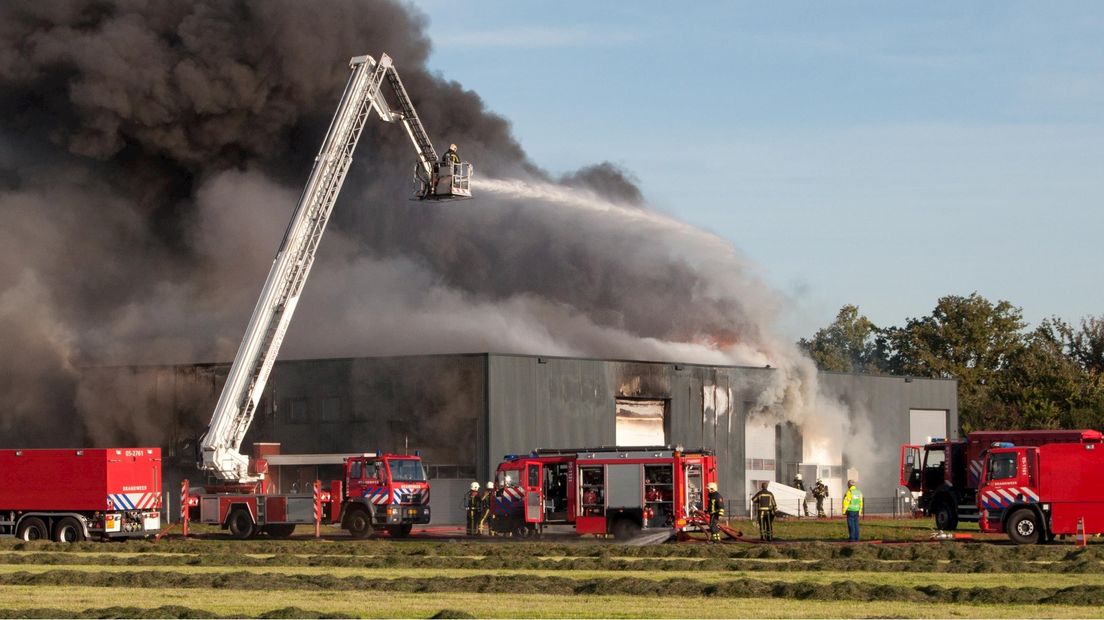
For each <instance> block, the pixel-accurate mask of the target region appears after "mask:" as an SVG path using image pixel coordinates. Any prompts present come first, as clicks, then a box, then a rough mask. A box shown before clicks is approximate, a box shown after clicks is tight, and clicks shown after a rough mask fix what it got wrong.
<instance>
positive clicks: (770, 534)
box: [751, 482, 778, 540]
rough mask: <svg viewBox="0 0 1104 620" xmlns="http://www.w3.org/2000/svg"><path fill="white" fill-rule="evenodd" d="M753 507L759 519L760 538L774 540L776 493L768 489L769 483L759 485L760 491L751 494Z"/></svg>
mask: <svg viewBox="0 0 1104 620" xmlns="http://www.w3.org/2000/svg"><path fill="white" fill-rule="evenodd" d="M751 509H752V510H754V511H755V514H756V516H757V518H758V520H759V540H774V511H775V510H777V509H778V504H776V503H775V502H774V493H771V492H770V491H768V490H767V483H766V482H764V483H762V484H761V485H759V492H758V493H756V494H755V495H752V496H751Z"/></svg>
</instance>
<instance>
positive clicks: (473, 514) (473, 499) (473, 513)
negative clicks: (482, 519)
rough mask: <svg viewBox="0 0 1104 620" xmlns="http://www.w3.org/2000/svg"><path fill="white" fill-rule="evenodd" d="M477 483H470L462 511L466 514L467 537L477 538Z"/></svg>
mask: <svg viewBox="0 0 1104 620" xmlns="http://www.w3.org/2000/svg"><path fill="white" fill-rule="evenodd" d="M481 504H482V501H481V500H480V498H479V483H478V482H473V483H471V490H470V491H468V494H467V495H465V496H464V510H466V511H467V513H468V536H479V514H480V510H479V507H480V505H481Z"/></svg>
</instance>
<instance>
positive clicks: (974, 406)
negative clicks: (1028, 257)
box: [880, 292, 1025, 431]
mask: <svg viewBox="0 0 1104 620" xmlns="http://www.w3.org/2000/svg"><path fill="white" fill-rule="evenodd" d="M1024 327H1025V323H1024V322H1023V315H1022V312H1021V310H1020V309H1019V308H1017V307H1015V306H1013V305H1012V304H1011V303H1009V302H1007V301H998V302H997V303H995V304H994V303H992V302H990V301H989V300H987V299H985V298H984V297H982V296H981V295H978V294H977V293H976V292H974V293H971V294H970V295H969V296H968V297H962V296H960V295H948V296H946V297H942V298H940V299H939V301H938V302H937V303H936V306H935V309H934V310H933V311H932V313H931V315H929V316H925V317H921V318H913V319H909V320H908V321H907V322H906V323H905V326H904V327H894V328H889V329H886V330H884V333H883V336H882V339H881V342H880V346H881V347H882V348H883V349H884V350H885V351H886V352H887V355H888V368H889V370H890V372H893V373H895V374H902V375H915V376H920V377H937V378H957V379H958V381H959V421H960V424H961V426H962V428H963V430H965V431H969V430H974V429H977V428H981V427H985V426H989V425H990V424H991V423H994V422H996V420H994V419H992V418H993V415H994V414H1000V415H999V417H1001V418H1008V417H1009V416H1010V415H1011V416H1014V412H1009V411H1005V410H1003V408H1002V411H999V412H998V411H996V409H995V408H991V409H989V410H988V411H987V406H989V405H990V404H991V400H992V390H993V386H994V384H995V382H996V380H997V378H998V377H999V376H1000V373H1001V372H1003V371H1005V370H1006V369H1008V368H1009V365H1010V364H1011V362H1012V359H1013V357H1014V356H1016V355H1017V354H1019V353H1020V351H1021V350H1022V349H1023V347H1024V346H1025V345H1024V337H1023V334H1022V330H1023V328H1024Z"/></svg>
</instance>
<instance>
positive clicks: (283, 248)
mask: <svg viewBox="0 0 1104 620" xmlns="http://www.w3.org/2000/svg"><path fill="white" fill-rule="evenodd" d="M349 63H350V67H351V69H352V73H351V74H350V76H349V81H348V83H347V84H346V86H345V92H344V93H343V94H342V95H341V102H340V104H339V105H338V107H337V112H335V113H334V117H333V120H332V121H331V122H330V127H329V130H328V131H327V132H326V137H325V139H324V140H323V142H322V148H321V149H320V150H319V152H318V157H316V158H315V160H314V167H313V168H312V169H311V173H310V177H308V179H307V184H306V187H305V188H304V189H303V194H302V196H300V198H299V204H298V205H297V206H296V207H295V213H294V215H293V216H292V218H291V222H290V223H289V224H288V228H287V231H286V232H285V233H284V238H283V240H282V241H281V242H280V248H279V250H278V251H277V253H276V258H275V259H274V260H273V261H272V269H271V270H270V271H269V272H268V278H267V279H266V280H265V283H264V287H263V288H262V289H261V296H260V298H259V299H258V300H257V305H256V307H255V308H254V309H253V315H252V317H251V318H250V319H249V324H248V326H247V327H246V330H245V336H244V337H243V338H242V342H241V345H240V346H239V347H238V352H237V355H235V356H234V362H233V364H232V365H231V367H230V373H229V375H228V376H227V378H226V384H225V385H224V386H223V390H222V394H221V395H220V396H219V401H218V404H217V405H216V406H215V411H214V413H213V414H212V416H211V422H210V424H209V425H208V429H207V433H206V434H205V435H204V436H203V440H202V442H201V443H200V450H201V452H202V460H201V462H200V463H199V466H200V468H201V469H203V470H206V471H208V472H210V473H211V474H213V475H215V476H217V477H218V478H220V479H222V480H226V481H235V482H242V483H248V482H256V481H258V480H260V479H261V478H263V477H264V476H263V474H258V473H251V472H250V470H249V469H250V468H249V459H248V457H246V456H245V455H243V454H242V453H241V452H240V448H241V442H242V440H243V439H244V438H245V434H246V431H248V430H249V425H250V424H251V423H252V422H253V416H254V415H255V413H256V409H257V404H258V402H259V401H260V399H261V395H262V394H263V393H264V388H265V383H267V381H268V376H269V374H270V373H271V372H272V366H273V364H274V363H275V362H276V356H277V354H278V353H279V351H280V345H281V344H282V342H283V340H284V334H285V333H286V332H287V328H288V324H289V323H290V322H291V317H292V315H294V314H295V306H296V304H297V303H298V302H299V295H300V294H301V293H302V291H303V286H304V285H305V284H306V281H307V276H309V275H310V270H311V266H312V265H313V264H314V257H315V253H316V252H317V251H318V243H319V241H321V239H322V233H323V232H324V231H325V228H326V223H327V222H328V221H329V219H330V214H331V212H332V211H333V207H334V204H335V203H336V202H337V197H338V194H339V193H340V192H341V186H342V184H343V183H344V181H345V175H346V173H348V171H349V166H350V164H351V163H352V161H353V151H354V150H355V149H356V145H357V141H358V140H359V139H360V134H361V130H362V129H364V123H365V122H366V121H367V119H368V115H369V114H370V113H371V111H372V110H373V109H375V110H376V112H377V113H378V114H379V116H380V118H381V120H384V121H387V122H393V121H395V120H400V121H402V123H403V126H404V127H405V128H406V131H407V134H408V135H409V136H410V139H411V140H412V141H413V142H414V147H415V149H417V151H418V158H419V165H420V166H421V167H422V168H423V169H424V170H425V171H426V175H427V176H426V178H427V179H429V178H432V179H434V182H433V185H432V186H431V187H429V188H428V190H425V191H423V192H422V193H421V196H422V197H423V198H427V197H431V198H452V197H460V198H467V197H470V191H468V193H467V194H466V195H464V194H460V195H453V194H452V193H451V192H448V191H447V190H446V191H445V192H443V193H438V189H437V187H438V186H437V184H436V178H435V176H434V175H435V172H434V169H435V164H436V159H437V153H436V151H435V150H434V149H433V145H432V143H431V142H430V140H429V136H428V134H426V131H425V128H424V127H422V124H421V121H420V120H419V119H418V115H417V113H416V112H415V110H414V106H413V104H412V103H411V101H410V97H409V96H408V95H407V93H406V90H405V89H404V88H403V85H402V81H401V80H400V79H399V75H398V73H397V72H396V71H395V68H394V66H393V65H392V62H391V58H390V57H389V56H387V54H382V55H381V56H380V59H379V62H376V60H375V59H373V58H372V57H371V56H357V57H355V58H353V59H351V60H350V61H349ZM385 80H386V81H387V82H388V84H389V85H390V86H391V88H392V90H393V91H394V92H395V94H396V97H397V98H398V100H399V103H400V106H401V109H400V110H392V109H391V108H390V106H389V105H388V103H387V100H386V99H385V98H384V97H383V94H382V93H381V90H382V86H383V83H384V81H385ZM464 166H467V168H466V170H468V172H469V174H470V166H468V165H467V164H464ZM464 186H465V187H467V179H464Z"/></svg>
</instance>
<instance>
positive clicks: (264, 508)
mask: <svg viewBox="0 0 1104 620" xmlns="http://www.w3.org/2000/svg"><path fill="white" fill-rule="evenodd" d="M253 467H254V468H255V469H257V470H260V471H261V472H262V473H263V472H264V470H265V466H264V463H263V460H262V459H258V461H256V462H255V464H254V465H253ZM342 471H343V475H342V480H333V481H331V482H329V483H327V484H326V485H325V494H326V497H327V499H326V500H325V501H323V502H322V503H321V520H322V522H323V523H329V524H338V523H339V524H341V527H342V528H344V529H346V530H349V533H350V534H352V535H353V536H354V537H356V538H366V537H367V536H369V535H371V534H372V533H373V531H376V530H386V531H387V532H388V533H389V534H390V535H391V536H392V537H394V538H403V537H405V536H407V535H408V534H410V530H411V529H412V528H413V527H414V525H415V524H423V523H429V518H430V510H429V483H428V482H427V481H426V474H425V469H424V468H423V467H422V459H421V457H420V456H418V455H417V454H383V455H376V454H374V453H365V454H362V455H359V456H354V457H349V458H347V459H345V462H344V464H343V466H342ZM192 495H193V497H194V499H193V500H192V502H191V503H192V512H191V514H190V519H191V520H193V521H198V522H200V523H208V524H214V525H219V526H221V527H222V528H223V529H228V530H230V534H231V535H233V536H234V537H235V538H243V539H244V538H251V537H253V536H256V535H257V534H258V533H260V532H264V533H265V534H268V535H269V536H271V537H273V538H287V537H288V536H291V534H292V532H293V531H294V530H295V526H296V525H300V524H313V523H314V522H315V515H314V510H315V497H314V493H313V492H306V493H289V494H272V493H265V492H247V493H226V492H217V493H194V494H192Z"/></svg>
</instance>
